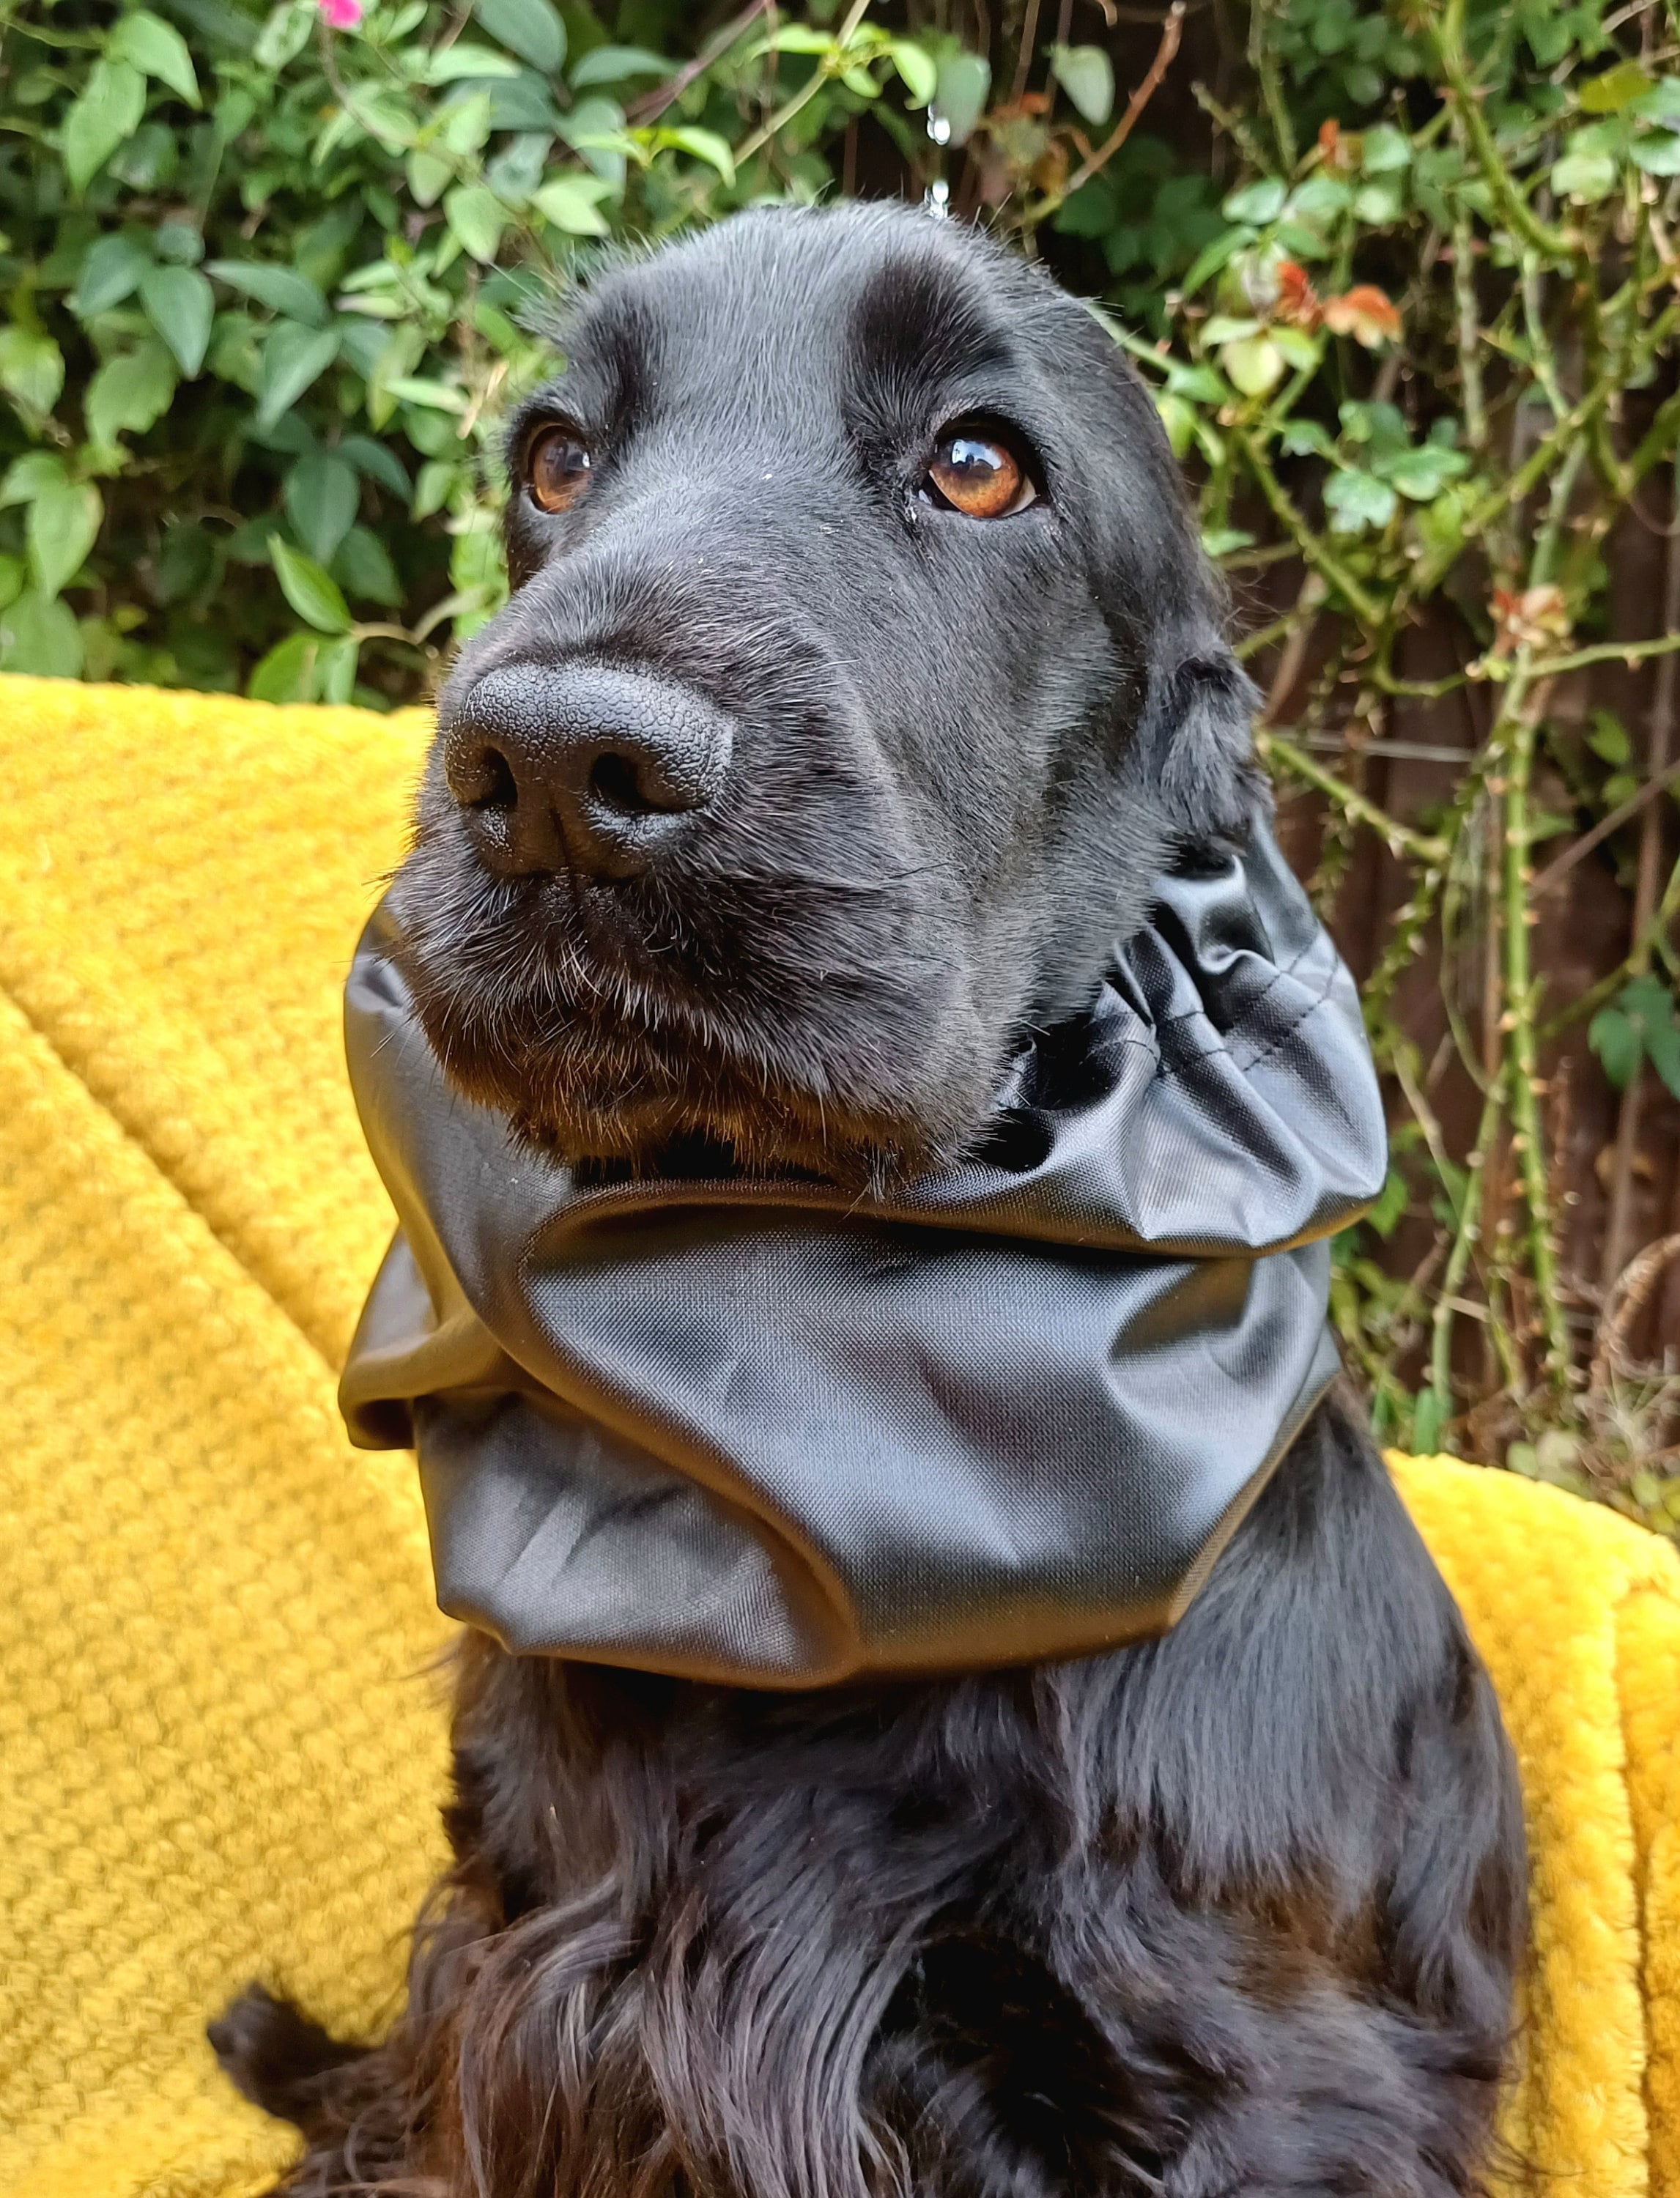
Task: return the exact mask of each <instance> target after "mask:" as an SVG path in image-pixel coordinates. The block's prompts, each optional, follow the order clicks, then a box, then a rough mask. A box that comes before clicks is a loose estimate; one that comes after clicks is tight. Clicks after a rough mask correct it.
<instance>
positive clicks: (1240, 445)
mask: <svg viewBox="0 0 1680 2198" xmlns="http://www.w3.org/2000/svg"><path fill="white" fill-rule="evenodd" d="M1231 439H1232V441H1233V442H1234V443H1235V445H1236V447H1237V449H1238V450H1239V451H1241V453H1242V456H1243V457H1244V459H1245V460H1246V462H1247V466H1248V469H1249V471H1250V472H1251V473H1252V474H1253V476H1254V479H1255V480H1256V482H1257V483H1258V484H1259V491H1260V493H1261V495H1262V496H1263V497H1264V498H1265V500H1266V502H1267V503H1268V504H1270V507H1271V510H1272V515H1273V516H1274V517H1275V518H1276V519H1278V520H1282V523H1283V525H1284V526H1287V527H1288V530H1289V532H1290V533H1291V534H1292V535H1293V537H1294V540H1295V544H1296V547H1297V548H1298V549H1299V551H1300V553H1301V555H1302V556H1303V557H1305V560H1306V561H1307V563H1308V564H1309V565H1311V566H1312V567H1313V568H1314V569H1315V570H1316V571H1317V572H1318V573H1320V574H1322V577H1323V578H1324V579H1327V580H1328V582H1329V584H1330V585H1331V586H1332V587H1333V588H1334V589H1335V590H1336V592H1337V593H1338V594H1339V595H1340V596H1341V597H1342V598H1343V600H1344V601H1345V602H1346V604H1347V606H1348V608H1349V609H1350V610H1351V611H1352V613H1353V615H1354V616H1355V617H1356V618H1357V619H1358V620H1359V621H1360V623H1361V625H1369V626H1380V625H1382V624H1383V623H1384V620H1383V615H1382V612H1381V608H1379V606H1378V605H1377V603H1376V602H1375V598H1374V597H1372V596H1369V595H1368V594H1367V593H1366V591H1365V590H1364V589H1363V587H1362V586H1361V585H1360V584H1359V582H1358V581H1357V580H1356V579H1354V577H1353V575H1352V573H1350V572H1349V571H1348V569H1347V567H1346V565H1344V564H1343V563H1342V561H1341V560H1340V557H1338V556H1337V555H1336V554H1335V552H1334V550H1333V549H1329V548H1328V546H1327V544H1325V543H1324V542H1322V540H1321V539H1320V538H1319V537H1318V536H1317V535H1316V534H1315V533H1314V532H1313V531H1312V529H1311V527H1310V526H1308V525H1307V523H1306V521H1305V520H1304V519H1303V518H1302V517H1301V515H1300V514H1299V511H1297V510H1296V509H1295V507H1294V505H1293V503H1291V502H1290V501H1289V497H1288V491H1286V490H1285V488H1284V486H1283V484H1282V481H1280V480H1278V478H1277V475H1276V474H1275V473H1274V472H1273V471H1272V469H1271V467H1270V464H1269V463H1268V462H1267V461H1266V459H1265V457H1264V454H1263V453H1262V452H1261V451H1260V448H1259V445H1258V444H1257V443H1256V442H1255V440H1254V439H1253V436H1252V435H1248V434H1245V433H1243V432H1242V431H1241V429H1238V430H1236V431H1235V433H1233V435H1232V438H1231Z"/></svg>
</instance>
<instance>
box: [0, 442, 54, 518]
mask: <svg viewBox="0 0 1680 2198" xmlns="http://www.w3.org/2000/svg"><path fill="white" fill-rule="evenodd" d="M69 478H70V476H69V474H67V472H66V471H65V467H64V461H63V459H62V458H61V457H60V456H59V455H58V453H57V451H25V452H24V454H23V456H21V457H20V458H14V459H13V460H12V462H11V463H10V465H9V466H8V467H7V468H6V472H5V477H4V479H3V480H0V510H3V509H5V508H6V506H7V505H9V504H14V503H33V502H34V500H35V498H36V497H38V496H42V495H44V493H45V492H46V491H47V490H48V489H49V488H55V487H56V486H58V484H59V483H60V482H61V481H67V480H69Z"/></svg>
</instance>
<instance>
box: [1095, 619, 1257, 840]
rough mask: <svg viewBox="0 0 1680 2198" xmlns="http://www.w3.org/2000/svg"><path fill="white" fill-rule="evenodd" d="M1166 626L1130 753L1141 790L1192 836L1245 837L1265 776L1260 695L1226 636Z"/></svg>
mask: <svg viewBox="0 0 1680 2198" xmlns="http://www.w3.org/2000/svg"><path fill="white" fill-rule="evenodd" d="M1186 642H1187V637H1183V635H1182V633H1181V634H1180V635H1177V636H1175V635H1174V634H1173V633H1172V632H1171V630H1169V631H1167V632H1166V633H1164V634H1163V635H1162V636H1161V637H1160V643H1159V644H1158V646H1157V648H1156V650H1155V651H1154V662H1153V663H1152V664H1151V666H1150V667H1149V675H1148V689H1147V691H1146V693H1145V695H1144V701H1143V710H1142V715H1141V717H1140V718H1139V719H1138V723H1137V729H1136V732H1135V733H1134V735H1133V736H1132V741H1131V752H1130V754H1129V756H1128V758H1127V766H1128V776H1129V778H1130V779H1131V782H1132V783H1133V785H1134V786H1135V787H1136V788H1137V791H1138V792H1139V794H1141V795H1143V796H1145V797H1147V798H1148V799H1149V800H1152V801H1153V803H1154V805H1155V806H1156V807H1157V808H1158V809H1160V810H1162V811H1165V812H1166V821H1167V823H1168V824H1169V826H1170V828H1171V829H1172V831H1173V832H1174V833H1176V834H1182V835H1183V838H1184V840H1186V841H1187V842H1189V843H1190V844H1193V845H1194V844H1196V843H1200V842H1201V841H1204V840H1217V839H1221V838H1227V837H1240V836H1241V833H1242V831H1243V829H1244V828H1245V826H1246V824H1247V820H1248V817H1249V816H1250V814H1251V812H1252V811H1253V805H1254V801H1255V799H1256V796H1257V794H1259V789H1260V788H1261V786H1262V784H1263V779H1262V775H1261V772H1260V770H1259V765H1257V764H1256V763H1255V761H1254V751H1253V723H1254V713H1255V712H1256V710H1257V709H1258V708H1259V701H1260V697H1259V691H1258V690H1257V689H1256V688H1255V686H1254V683H1253V681H1252V680H1251V679H1250V678H1249V677H1248V676H1247V673H1246V672H1244V671H1243V669H1242V667H1241V665H1240V664H1239V663H1238V662H1237V660H1236V659H1235V657H1234V656H1233V655H1232V654H1231V652H1230V650H1229V648H1227V647H1226V646H1225V644H1224V642H1222V641H1220V640H1218V638H1217V637H1216V636H1214V635H1213V634H1212V633H1211V632H1210V633H1204V634H1198V635H1196V636H1195V637H1188V646H1187V645H1186Z"/></svg>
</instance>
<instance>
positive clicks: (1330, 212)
mask: <svg viewBox="0 0 1680 2198" xmlns="http://www.w3.org/2000/svg"><path fill="white" fill-rule="evenodd" d="M1352 203H1353V194H1352V191H1351V190H1349V189H1348V187H1347V185H1346V183H1343V182H1341V180H1340V178H1339V177H1335V176H1327V175H1326V174H1325V173H1324V172H1323V171H1322V169H1321V170H1320V171H1319V172H1318V173H1317V175H1316V176H1309V177H1307V179H1306V181H1305V183H1298V184H1297V185H1296V186H1295V188H1294V189H1293V191H1291V192H1290V194H1289V197H1288V203H1287V204H1286V206H1285V208H1284V211H1285V212H1286V213H1287V214H1288V217H1289V218H1290V220H1291V221H1299V222H1305V224H1307V226H1308V227H1309V228H1311V229H1319V230H1322V229H1325V228H1328V226H1329V225H1330V224H1332V223H1334V221H1335V220H1336V218H1337V217H1338V216H1339V215H1341V214H1345V213H1346V212H1347V210H1348V208H1349V206H1352Z"/></svg>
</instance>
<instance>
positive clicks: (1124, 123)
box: [1027, 0, 1184, 229]
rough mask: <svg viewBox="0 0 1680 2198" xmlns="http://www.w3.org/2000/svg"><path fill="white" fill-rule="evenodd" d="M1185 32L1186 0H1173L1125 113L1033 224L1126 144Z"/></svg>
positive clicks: (1038, 209)
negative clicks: (1158, 37) (1150, 57)
mask: <svg viewBox="0 0 1680 2198" xmlns="http://www.w3.org/2000/svg"><path fill="white" fill-rule="evenodd" d="M1183 34H1184V0H1172V5H1171V7H1170V8H1169V9H1167V11H1166V16H1165V18H1164V20H1162V23H1161V35H1160V44H1159V45H1158V46H1157V47H1156V48H1155V58H1154V61H1151V62H1150V64H1149V71H1148V75H1147V76H1146V77H1145V78H1144V79H1143V81H1142V84H1139V85H1138V87H1137V89H1136V91H1135V92H1133V94H1132V95H1131V100H1130V102H1128V103H1127V107H1126V111H1125V113H1124V114H1123V115H1122V116H1121V117H1120V119H1119V121H1118V122H1117V123H1116V124H1115V125H1114V127H1113V130H1111V131H1109V133H1108V135H1107V137H1105V138H1104V140H1103V141H1102V144H1101V145H1099V146H1098V148H1097V149H1096V152H1094V153H1093V154H1091V155H1090V158H1089V159H1088V160H1082V161H1081V162H1080V164H1079V166H1078V167H1077V168H1075V169H1074V171H1073V174H1072V175H1071V176H1070V177H1068V179H1067V182H1066V183H1064V184H1063V185H1062V187H1061V189H1060V190H1059V191H1051V192H1049V193H1048V194H1047V195H1046V196H1045V197H1043V198H1042V199H1041V200H1040V201H1038V205H1037V206H1034V207H1033V208H1032V212H1031V213H1030V214H1029V215H1028V217H1027V218H1028V222H1029V224H1030V226H1032V228H1034V229H1036V228H1037V227H1038V224H1040V223H1041V222H1043V221H1045V220H1048V218H1049V216H1050V215H1051V214H1053V213H1054V212H1055V210H1056V208H1057V207H1058V206H1061V205H1063V204H1064V203H1065V202H1066V201H1067V200H1068V199H1071V198H1072V197H1073V194H1074V192H1075V191H1077V190H1079V189H1083V188H1084V185H1085V184H1086V183H1089V182H1090V179H1091V177H1093V176H1094V175H1096V173H1097V172H1098V171H1099V170H1100V169H1102V168H1106V167H1107V165H1108V163H1109V161H1110V160H1113V157H1114V155H1115V154H1116V153H1118V152H1119V149H1120V148H1121V146H1122V145H1124V144H1125V141H1126V139H1127V138H1128V137H1131V133H1132V131H1133V128H1134V127H1135V126H1136V121H1137V118H1138V116H1139V115H1140V114H1142V112H1143V110H1144V108H1146V107H1147V106H1148V104H1149V102H1150V101H1151V100H1152V99H1153V98H1154V96H1155V93H1156V92H1157V90H1159V89H1160V81H1161V78H1163V77H1164V76H1165V75H1166V73H1167V71H1168V69H1169V68H1171V66H1172V57H1173V55H1175V54H1176V53H1177V50H1178V41H1179V39H1180V38H1183Z"/></svg>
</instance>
